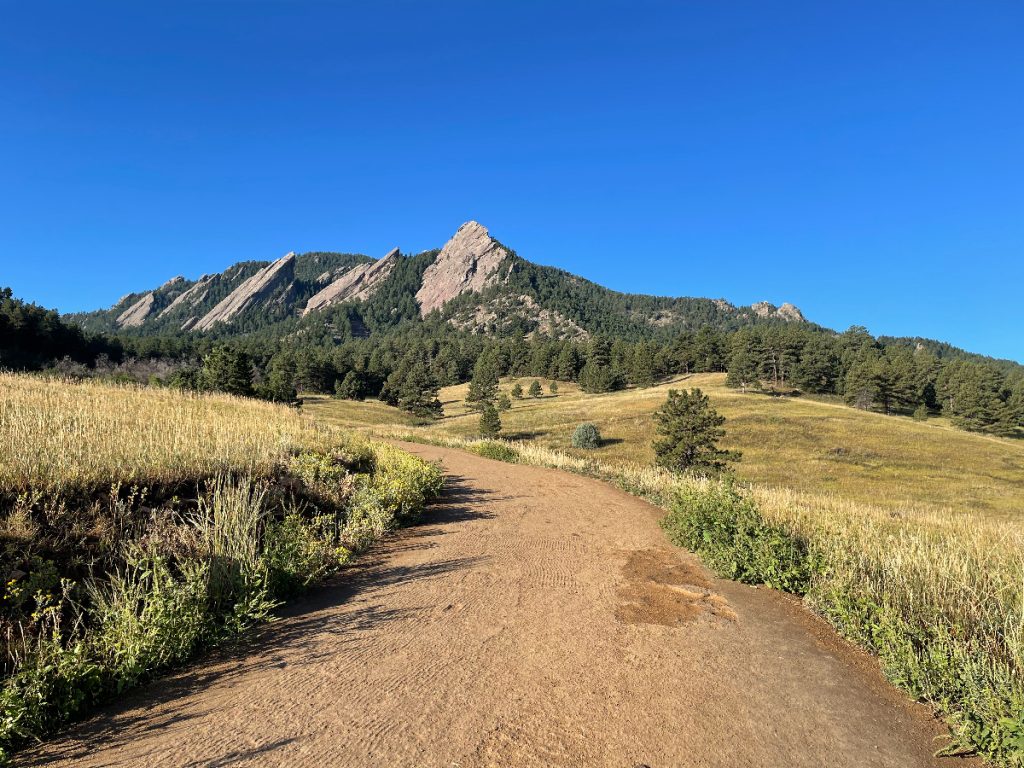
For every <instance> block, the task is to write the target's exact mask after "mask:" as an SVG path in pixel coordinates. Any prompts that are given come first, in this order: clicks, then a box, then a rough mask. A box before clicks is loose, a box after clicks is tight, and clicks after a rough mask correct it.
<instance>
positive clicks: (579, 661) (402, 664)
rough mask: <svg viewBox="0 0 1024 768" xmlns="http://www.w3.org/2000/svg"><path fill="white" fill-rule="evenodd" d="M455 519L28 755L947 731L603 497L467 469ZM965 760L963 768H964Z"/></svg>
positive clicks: (749, 753) (531, 745) (405, 761)
mask: <svg viewBox="0 0 1024 768" xmlns="http://www.w3.org/2000/svg"><path fill="white" fill-rule="evenodd" d="M404 447H406V448H408V449H409V450H410V451H412V452H415V453H417V454H419V455H420V456H423V457H424V458H428V459H440V460H442V461H443V463H444V466H445V468H446V470H447V472H448V475H449V478H448V484H447V490H446V492H445V495H444V498H443V499H442V501H441V502H440V503H439V504H437V505H435V506H434V507H433V508H432V510H431V512H430V513H429V514H428V516H427V519H426V522H425V523H424V524H422V525H419V526H417V527H414V528H411V529H408V530H405V531H403V532H401V533H399V534H398V535H397V536H395V537H394V538H392V539H391V540H389V541H387V542H384V543H383V544H382V545H381V546H379V547H378V548H377V549H376V550H375V551H374V552H373V553H372V554H371V555H369V556H368V557H367V558H366V559H365V561H364V562H363V563H362V564H361V565H360V566H359V567H358V568H355V569H352V570H349V571H346V572H345V573H344V574H342V576H341V577H340V578H339V579H338V580H337V581H336V582H334V583H332V584H331V585H329V586H327V587H326V588H324V589H322V590H320V591H318V592H317V593H316V594H315V595H314V596H312V597H310V598H308V599H306V600H304V601H302V602H300V603H297V604H295V605H294V606H293V607H292V608H291V609H289V611H287V612H286V615H285V617H284V618H283V619H282V620H281V621H279V622H277V623H275V624H273V625H271V626H268V627H266V628H264V629H263V630H261V632H260V633H259V634H258V636H257V637H256V639H255V641H254V642H253V644H251V645H250V646H248V647H247V648H246V649H245V653H244V655H242V654H239V655H237V656H233V657H232V656H227V657H225V656H221V657H220V658H213V659H209V660H206V661H204V662H200V663H199V664H197V665H196V666H195V667H193V668H191V669H190V670H189V671H187V672H183V673H180V674H178V675H177V676H175V677H173V678H171V679H169V680H165V681H162V682H160V683H157V684H155V685H153V686H151V687H149V688H147V689H145V690H143V691H139V692H137V693H135V694H134V695H132V696H130V697H127V698H126V700H125V701H123V702H121V703H120V705H119V706H117V707H116V708H111V709H108V710H106V711H105V712H103V713H101V714H100V715H99V716H97V717H96V718H94V719H93V720H91V721H89V722H87V723H84V724H82V725H80V726H78V727H76V728H74V729H73V730H72V731H71V732H70V733H68V734H67V735H65V736H64V737H62V738H60V739H58V740H56V741H54V742H52V743H50V744H48V745H45V746H44V747H42V748H39V749H38V750H36V751H34V752H30V753H27V754H25V755H23V757H22V759H21V760H20V762H21V763H22V764H24V765H43V764H46V765H57V766H72V765H73V766H114V765H118V766H120V765H123V766H243V765H250V766H255V765H260V766H277V765H281V766H310V767H315V768H330V767H331V766H375V767H376V766H417V767H419V766H422V767H428V766H439V767H440V766H449V767H450V766H462V767H463V768H468V767H470V766H615V767H616V768H633V767H634V766H650V767H651V768H668V767H669V766H723V768H724V767H725V766H730V767H731V766H786V767H787V768H789V767H790V766H814V767H815V768H818V767H820V766H858V767H862V766H893V768H896V767H897V766H899V768H907V767H909V766H930V765H952V764H953V761H952V760H939V759H936V758H933V757H932V756H931V755H932V752H933V751H934V750H935V749H936V746H937V744H936V742H934V741H933V738H934V737H935V736H936V735H937V734H940V733H941V732H942V729H941V727H940V726H939V725H938V724H937V723H935V722H934V721H932V720H930V719H929V718H928V717H927V715H926V713H925V712H924V711H923V709H922V708H920V707H918V706H916V705H913V704H910V703H909V702H906V701H905V700H904V699H903V698H902V696H901V695H900V694H899V693H898V692H896V691H894V690H892V689H891V688H890V687H889V686H887V685H886V684H885V683H884V681H882V679H881V678H880V676H879V674H878V672H877V669H876V668H875V665H874V664H873V662H872V661H871V660H870V659H867V658H866V657H864V656H863V655H861V654H859V653H856V652H855V651H853V650H851V649H849V648H847V647H846V646H844V645H843V644H841V643H839V642H838V641H836V640H835V638H834V637H833V635H832V633H831V632H830V631H829V630H828V629H827V628H826V627H824V626H823V625H822V624H821V623H820V622H819V621H818V620H816V619H814V618H813V617H811V616H809V615H808V614H807V613H806V612H805V611H804V610H803V609H802V608H801V607H800V605H799V604H797V603H795V602H793V601H791V600H788V599H787V598H785V597H782V596H779V595H776V594H775V593H773V592H771V591H769V590H764V589H761V590H754V589H751V588H748V587H743V586H740V585H737V584H732V583H729V582H722V581H718V580H715V579H713V578H711V577H710V576H709V575H708V574H707V573H706V572H705V571H704V570H703V568H702V567H701V566H700V565H699V564H698V563H697V562H696V561H695V559H694V558H693V557H692V556H690V555H688V554H687V553H685V552H683V551H681V550H677V549H674V548H672V547H670V545H668V543H667V542H666V540H665V538H664V536H663V534H662V532H661V531H660V529H659V528H658V526H657V524H656V519H657V516H658V511H657V510H655V509H654V508H653V507H651V506H649V505H647V504H645V503H644V502H642V501H639V500H637V499H635V498H633V497H630V496H627V495H626V494H624V493H621V492H619V491H617V490H615V489H613V488H610V487H609V486H607V485H605V484H603V483H600V482H597V481H594V480H589V479H585V478H581V477H576V476H573V475H567V474H564V473H560V472H555V471H552V470H545V469H538V468H534V467H524V466H518V465H509V464H501V463H498V462H493V461H489V460H487V459H482V458H479V457H477V456H473V455H471V454H467V453H463V452H460V451H454V450H448V449H442V448H433V447H427V446H404ZM963 764H964V762H963V761H956V765H958V766H959V765H963Z"/></svg>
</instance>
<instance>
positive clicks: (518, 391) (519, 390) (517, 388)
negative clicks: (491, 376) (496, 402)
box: [512, 381, 523, 400]
mask: <svg viewBox="0 0 1024 768" xmlns="http://www.w3.org/2000/svg"><path fill="white" fill-rule="evenodd" d="M512 397H514V398H515V399H516V400H522V399H523V385H522V384H520V383H519V382H518V381H517V382H516V383H515V384H513V385H512Z"/></svg>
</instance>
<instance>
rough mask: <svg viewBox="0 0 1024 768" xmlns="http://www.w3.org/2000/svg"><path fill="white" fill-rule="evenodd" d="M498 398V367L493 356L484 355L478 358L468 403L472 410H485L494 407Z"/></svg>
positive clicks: (467, 399) (468, 394) (467, 398)
mask: <svg viewBox="0 0 1024 768" xmlns="http://www.w3.org/2000/svg"><path fill="white" fill-rule="evenodd" d="M497 397H498V366H497V364H496V361H495V357H494V355H493V354H486V353H485V354H483V355H480V357H478V358H477V361H476V365H475V366H473V378H472V380H471V381H470V382H469V391H468V392H467V393H466V403H467V404H468V405H469V407H470V408H471V409H472V410H475V411H480V410H483V409H484V407H485V406H487V405H494V401H495V399H496V398H497Z"/></svg>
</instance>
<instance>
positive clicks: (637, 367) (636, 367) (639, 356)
mask: <svg viewBox="0 0 1024 768" xmlns="http://www.w3.org/2000/svg"><path fill="white" fill-rule="evenodd" d="M656 355H657V346H656V345H655V344H651V343H647V342H641V343H640V344H637V345H636V347H635V348H634V350H633V364H632V368H631V370H630V374H629V379H630V381H632V382H633V384H635V385H636V386H638V387H649V386H651V385H653V384H654V380H655V379H656V378H657V374H658V371H657V360H656Z"/></svg>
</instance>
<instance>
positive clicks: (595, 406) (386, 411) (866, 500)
mask: <svg viewBox="0 0 1024 768" xmlns="http://www.w3.org/2000/svg"><path fill="white" fill-rule="evenodd" d="M530 381H532V379H521V380H520V383H522V384H523V385H524V388H525V387H526V386H528V385H529V383H530ZM512 383H513V382H512V381H503V382H502V390H503V391H505V392H508V391H509V390H510V389H511V386H512ZM543 384H544V397H542V398H537V399H532V398H528V397H527V398H525V399H523V400H514V401H513V406H512V410H511V411H507V412H505V413H502V415H501V419H502V424H503V435H504V436H505V437H509V438H511V439H522V440H529V441H531V442H534V443H535V444H538V445H541V446H544V447H548V448H554V449H558V450H563V451H567V452H569V453H573V454H576V455H580V456H583V455H587V456H590V457H592V458H596V459H598V460H600V461H603V462H607V463H612V464H624V463H639V464H647V463H650V462H652V461H653V458H654V455H653V452H652V450H651V447H650V446H651V439H652V437H653V435H652V428H653V427H652V420H651V415H652V413H653V412H654V410H655V409H657V408H658V406H659V405H661V403H662V402H664V400H665V397H666V392H667V390H668V389H670V388H672V387H675V388H682V387H700V388H701V389H703V390H704V391H705V392H706V393H708V394H709V395H710V397H711V400H712V402H713V404H714V406H715V407H716V408H717V409H719V411H720V412H721V413H722V414H723V415H724V416H725V417H726V418H727V422H726V430H727V434H726V438H725V440H724V441H723V442H724V445H725V446H726V447H729V448H737V449H739V450H741V451H742V452H743V459H742V461H741V462H740V463H739V465H738V466H737V472H738V474H739V476H740V478H741V479H743V480H746V481H749V482H752V483H755V484H757V485H758V486H761V487H763V488H775V489H783V490H789V491H795V492H806V493H810V494H814V495H822V496H830V497H834V498H839V499H842V500H843V501H844V502H845V503H863V504H868V505H871V506H874V507H883V508H887V509H891V510H902V511H909V510H917V511H922V512H923V511H928V510H941V511H943V512H948V511H949V510H953V511H955V512H958V513H965V514H975V513H978V512H983V513H985V514H986V515H987V516H989V517H1001V518H1005V517H1012V516H1016V515H1017V514H1018V513H1021V512H1024V443H1021V442H1020V441H1013V440H1006V439H1000V438H993V437H987V436H982V435H976V434H970V433H967V432H962V431H960V430H956V429H953V428H952V427H950V426H949V425H948V424H946V423H945V422H943V421H942V420H938V419H935V420H931V421H928V422H924V423H922V422H917V421H914V420H912V419H910V418H904V417H893V416H884V415H882V414H875V413H867V412H864V411H859V410H856V409H854V408H850V407H847V406H845V405H842V404H840V403H832V402H823V401H819V400H811V399H805V398H789V397H771V396H769V395H763V394H751V393H747V394H744V393H742V392H739V391H737V390H733V389H730V388H727V387H726V386H725V376H724V374H698V375H693V376H689V377H685V378H681V379H677V380H675V381H673V382H671V383H668V384H662V385H660V386H657V387H651V388H649V389H639V390H627V391H624V392H614V393H610V394H606V395H587V394H585V393H582V392H580V390H579V388H578V387H576V386H575V385H573V384H567V383H564V382H560V383H559V385H558V386H559V392H558V395H557V396H552V395H550V393H549V392H548V387H547V385H548V382H547V381H544V382H543ZM466 387H467V385H460V386H457V387H447V388H445V389H443V390H442V391H441V400H442V402H443V404H444V411H445V417H444V419H442V420H441V421H439V422H437V423H436V424H434V425H431V426H428V427H427V428H426V430H425V431H426V432H428V433H432V434H449V435H456V436H470V435H473V434H475V432H476V430H477V420H478V417H477V415H476V414H475V413H472V412H469V411H468V410H467V409H466V407H465V403H464V398H465V393H466ZM307 410H308V411H309V412H311V413H313V414H314V415H315V416H316V417H317V419H322V420H324V421H326V422H333V423H337V424H341V425H345V426H369V425H381V424H403V425H407V424H409V423H410V419H409V417H408V416H406V415H405V414H403V413H402V412H401V411H399V410H397V409H395V408H390V407H388V406H386V405H383V404H381V403H379V402H376V401H370V402H366V403H353V402H349V401H338V400H332V399H327V398H317V399H314V400H311V401H310V402H309V403H308V406H307ZM583 421H592V422H594V423H596V424H597V425H598V427H599V428H600V430H601V434H602V436H603V438H604V439H605V443H604V445H603V446H602V447H601V448H600V449H598V450H597V451H591V452H581V451H575V450H574V449H572V447H571V446H570V443H569V440H570V437H571V435H572V430H573V428H574V427H575V426H576V425H577V424H579V423H580V422H583Z"/></svg>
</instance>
